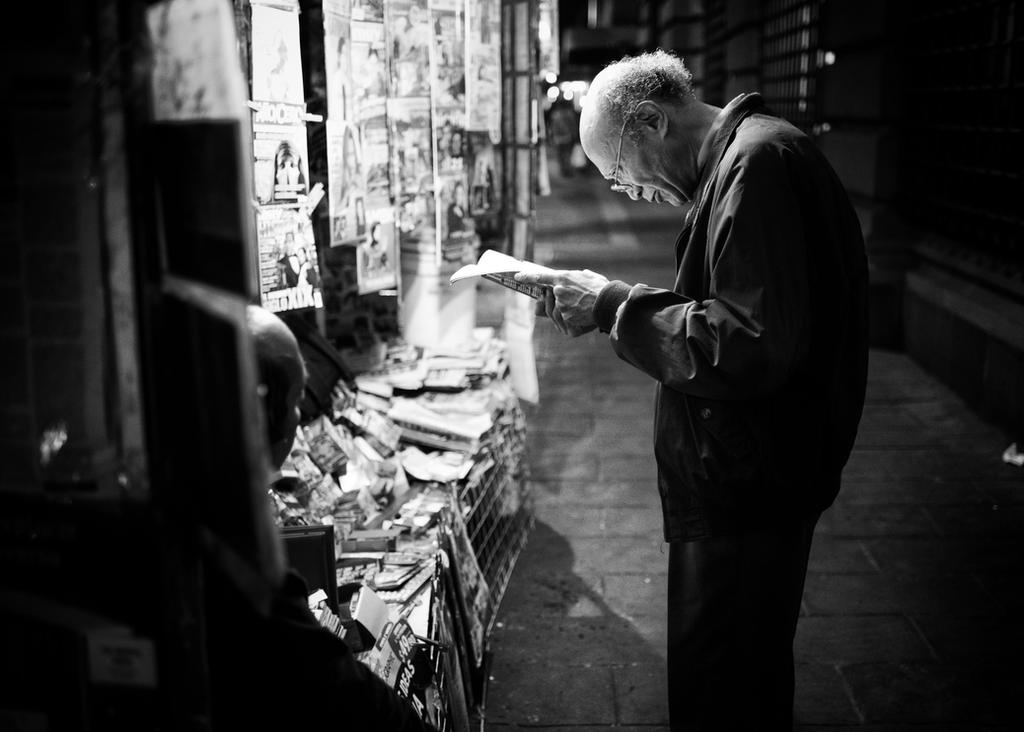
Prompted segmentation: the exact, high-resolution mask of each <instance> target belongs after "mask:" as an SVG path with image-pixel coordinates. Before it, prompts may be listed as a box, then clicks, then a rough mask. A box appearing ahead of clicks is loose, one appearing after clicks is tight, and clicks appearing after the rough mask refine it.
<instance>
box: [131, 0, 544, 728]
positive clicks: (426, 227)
mask: <svg viewBox="0 0 1024 732" xmlns="http://www.w3.org/2000/svg"><path fill="white" fill-rule="evenodd" d="M190 3H191V5H195V6H202V5H204V4H205V3H204V0H169V2H164V3H157V4H156V5H154V6H153V7H152V8H151V9H150V10H149V17H150V25H151V28H152V29H154V35H155V36H157V39H158V40H159V41H161V42H163V41H167V38H168V33H169V31H168V27H169V26H168V18H169V17H170V16H171V15H172V14H173V13H174V11H175V10H176V9H177V11H178V12H181V8H182V6H184V5H189V4H190ZM504 4H506V5H508V6H509V7H508V8H506V9H505V10H504V14H505V15H508V13H509V12H511V11H510V9H511V8H512V7H515V20H514V21H510V20H506V24H507V23H509V22H512V23H513V24H514V26H515V27H514V29H513V28H512V27H511V26H510V27H508V28H503V2H502V0H234V2H233V8H234V18H233V21H232V24H233V26H234V31H235V36H236V38H237V49H236V52H237V54H238V56H239V58H240V60H241V67H242V70H243V75H247V78H245V79H244V80H243V82H242V83H243V84H244V85H245V87H246V92H247V94H246V106H247V107H248V109H247V110H246V113H243V115H242V117H243V118H245V117H246V116H247V117H248V119H249V120H250V124H249V125H248V126H247V127H246V128H245V129H244V130H243V132H244V135H243V137H246V136H247V141H246V140H245V139H243V145H248V149H249V153H250V159H251V161H252V167H251V169H250V170H249V171H248V175H249V176H250V177H251V201H252V208H253V212H254V217H253V218H254V222H255V227H254V236H253V240H254V243H255V256H254V263H253V269H254V271H255V274H256V280H257V283H256V287H255V289H256V291H257V292H258V294H259V301H260V303H261V304H262V305H263V306H264V307H265V308H267V309H268V310H270V311H272V312H275V313H278V314H279V315H280V316H281V317H283V318H284V320H285V322H286V323H287V324H288V325H289V326H290V327H291V328H292V330H293V332H294V333H295V334H296V336H297V337H298V340H299V342H300V345H301V347H302V350H303V355H304V358H305V360H306V365H307V373H308V375H309V381H308V384H307V388H306V394H305V396H304V398H303V401H302V404H301V405H300V406H301V411H302V424H301V427H300V430H299V433H298V436H297V438H296V441H295V444H294V446H293V448H292V450H291V453H290V455H289V457H288V458H287V460H286V461H285V464H284V465H283V466H282V469H281V471H280V475H279V476H277V480H276V481H275V482H274V483H273V487H272V489H271V490H270V497H271V499H272V500H273V503H274V509H275V515H276V520H277V522H278V524H279V525H280V527H281V531H282V535H283V537H284V540H285V544H286V549H287V550H288V554H289V558H290V560H291V563H292V564H293V565H294V566H295V568H296V569H297V570H298V571H299V572H300V574H302V575H303V577H304V579H305V580H306V582H307V585H308V587H309V590H310V593H311V594H310V596H309V603H310V608H311V610H313V612H314V614H315V615H316V616H317V617H318V619H319V621H320V623H321V624H322V625H323V626H324V627H326V628H327V629H328V630H330V631H332V632H334V633H335V634H337V635H338V636H340V637H341V638H342V639H343V640H345V642H346V643H348V644H349V645H350V647H351V648H352V649H353V650H354V651H356V652H357V655H358V657H359V658H360V659H361V660H362V661H363V662H365V663H366V664H367V666H369V668H370V669H371V670H372V671H374V672H375V673H376V674H377V675H378V676H380V677H381V678H382V679H384V680H385V681H386V682H387V683H388V684H390V685H391V686H392V687H393V688H394V689H395V690H396V691H397V692H398V693H399V694H400V695H401V696H403V697H405V698H407V699H409V700H410V701H411V702H412V703H413V705H414V707H415V708H416V709H417V711H418V712H419V713H420V714H421V715H422V716H423V718H424V719H427V720H428V721H430V722H432V723H433V724H434V725H435V726H437V727H438V729H440V730H447V729H454V730H464V729H468V727H469V725H470V720H471V719H473V718H479V719H481V720H482V718H483V715H484V709H483V702H484V696H485V688H486V683H485V681H486V677H487V664H488V650H487V638H488V635H489V632H490V629H491V626H492V624H493V622H494V618H495V615H496V612H497V608H498V605H499V603H500V601H501V597H502V594H503V593H504V590H505V587H506V585H507V583H508V581H509V577H510V575H511V572H512V568H513V566H514V564H515V561H516V557H517V555H518V553H519V551H520V549H521V548H522V546H523V544H524V542H525V541H526V538H527V534H528V532H529V529H530V526H531V524H532V511H531V502H530V496H529V493H528V488H527V487H528V483H527V481H526V480H525V476H524V475H523V465H524V461H523V449H524V433H525V423H524V417H523V412H522V410H521V409H520V406H519V396H517V390H516V386H518V385H519V384H520V383H522V382H523V379H522V377H521V374H522V372H523V370H524V368H525V369H526V370H530V369H532V368H533V366H532V353H524V352H523V345H522V344H523V342H524V339H523V337H522V327H521V322H522V313H523V311H524V310H529V307H528V306H527V305H525V303H523V302H513V301H510V302H509V303H506V306H505V309H506V312H507V313H513V314H515V315H514V317H515V319H516V324H517V325H519V326H520V327H519V329H518V330H515V329H513V330H512V331H505V332H504V333H497V332H495V330H494V329H493V328H477V327H475V306H476V286H475V283H473V282H462V283H459V284H458V286H455V287H453V286H450V285H449V283H448V278H449V277H450V275H451V274H452V273H453V272H454V271H455V270H456V269H457V268H458V267H460V266H461V265H464V264H466V263H469V262H473V261H475V260H476V258H477V256H478V254H479V252H480V250H481V249H482V248H498V249H509V250H511V251H513V252H514V253H515V254H517V256H524V255H525V254H528V253H529V252H528V249H529V244H530V236H531V228H530V225H531V223H532V222H531V218H530V217H531V215H532V194H531V193H529V191H530V190H531V189H532V186H533V184H532V167H531V165H532V161H533V160H534V159H535V154H533V155H531V148H530V146H531V144H532V141H533V139H534V138H535V135H533V134H532V133H531V131H530V130H529V129H526V128H525V127H524V128H523V129H520V127H523V126H524V125H527V126H529V125H531V124H532V122H531V120H532V119H534V118H535V117H536V111H535V107H536V102H535V100H534V99H533V98H532V95H533V91H532V85H529V87H528V86H527V85H526V84H523V83H518V82H517V83H516V84H515V85H514V90H513V86H510V85H508V81H509V79H511V78H512V77H511V75H510V73H511V72H512V71H513V70H514V71H516V73H517V76H516V79H517V80H518V79H520V78H521V79H522V80H523V81H525V80H526V78H527V75H528V73H529V66H527V67H526V68H521V67H516V66H515V65H514V64H513V65H512V67H510V65H509V64H510V61H509V59H516V60H517V62H518V61H522V60H523V59H526V60H527V61H526V62H525V63H527V64H529V63H531V61H530V59H532V58H533V54H532V53H531V52H530V49H531V48H532V44H533V43H534V42H536V32H535V21H533V24H532V25H531V22H530V19H531V17H533V16H531V13H530V9H531V8H532V7H533V6H532V5H530V4H527V3H523V2H518V3H516V2H507V3H504ZM511 17H512V16H509V18H511ZM531 29H533V30H532V31H531ZM161 34H162V35H161ZM510 43H514V44H516V49H517V50H516V51H515V53H512V52H510V50H509V49H508V48H507V46H508V45H509V44H510ZM503 45H505V46H506V48H505V49H503ZM520 45H521V46H522V48H519V46H520ZM503 55H504V57H505V59H506V60H505V62H504V65H505V67H506V68H504V69H503V68H502V66H503ZM179 67H180V64H179V65H178V66H175V65H174V64H168V68H169V69H171V71H170V72H169V73H170V74H174V73H177V71H178V68H179ZM171 83H177V81H176V80H175V79H174V78H172V79H171ZM524 90H527V91H525V92H524ZM511 94H518V95H519V96H518V97H515V98H513V97H511V96H510V95H511ZM524 94H525V96H524ZM520 107H521V109H520ZM517 109H518V111H516V113H515V115H512V112H513V110H517ZM513 116H514V119H511V117H513ZM503 136H508V137H509V139H510V140H515V144H510V145H507V146H506V145H504V144H503ZM244 177H245V176H243V178H244ZM524 191H526V192H527V193H526V195H525V197H524ZM509 199H514V200H511V201H510V200H509ZM509 297H513V296H509ZM515 297H519V296H515ZM525 340H528V339H525ZM510 364H511V366H510ZM524 364H525V366H524ZM513 372H515V373H513ZM529 381H530V379H529V378H527V379H526V382H527V383H529ZM534 381H535V379H534ZM522 396H523V398H535V397H531V396H530V395H529V393H527V394H522Z"/></svg>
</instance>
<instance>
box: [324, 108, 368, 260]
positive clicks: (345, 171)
mask: <svg viewBox="0 0 1024 732" xmlns="http://www.w3.org/2000/svg"><path fill="white" fill-rule="evenodd" d="M361 147H362V146H361V145H360V143H359V130H358V128H357V127H356V126H355V125H354V124H353V123H352V122H349V121H348V120H345V119H328V120H327V176H328V179H327V182H328V192H329V196H328V202H327V205H328V211H329V212H330V214H329V215H330V220H331V246H338V245H341V244H355V243H356V242H357V241H358V239H359V237H360V236H362V235H363V234H364V233H365V232H366V203H365V188H366V185H365V182H364V178H363V165H362V151H361Z"/></svg>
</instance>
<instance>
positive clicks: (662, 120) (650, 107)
mask: <svg viewBox="0 0 1024 732" xmlns="http://www.w3.org/2000/svg"><path fill="white" fill-rule="evenodd" d="M636 121H637V124H638V126H639V127H640V129H641V130H644V131H646V132H649V133H653V134H655V135H657V136H658V137H664V136H665V133H666V132H668V112H667V111H666V110H665V108H664V107H663V106H661V105H660V104H658V103H657V102H652V101H651V100H649V99H648V100H645V101H643V102H640V103H639V104H638V105H636Z"/></svg>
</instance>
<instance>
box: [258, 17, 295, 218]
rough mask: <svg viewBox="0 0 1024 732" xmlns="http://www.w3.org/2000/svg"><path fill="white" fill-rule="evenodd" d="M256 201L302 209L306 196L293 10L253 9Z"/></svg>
mask: <svg viewBox="0 0 1024 732" xmlns="http://www.w3.org/2000/svg"><path fill="white" fill-rule="evenodd" d="M250 55H251V58H252V96H253V102H252V108H253V117H252V126H253V140H252V144H253V158H254V170H253V174H254V177H255V180H254V184H255V189H256V200H257V201H259V203H261V204H266V203H293V204H302V203H305V200H306V196H307V194H308V192H309V187H308V181H309V161H308V158H307V145H306V125H305V122H304V116H305V106H304V103H303V90H302V66H301V57H300V52H299V16H298V6H297V5H295V6H294V7H291V8H290V9H289V8H282V7H276V6H269V5H260V4H257V3H253V6H252V53H251V54H250Z"/></svg>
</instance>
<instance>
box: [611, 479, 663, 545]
mask: <svg viewBox="0 0 1024 732" xmlns="http://www.w3.org/2000/svg"><path fill="white" fill-rule="evenodd" d="M651 492H652V493H654V492H656V491H654V490H652V491H651ZM655 500H657V499H655ZM604 522H605V523H604V526H605V530H604V535H605V536H644V535H648V534H650V535H654V536H656V537H658V538H661V536H662V511H661V502H660V500H657V504H656V505H649V506H648V507H644V508H639V507H636V506H629V507H616V506H608V507H606V508H605V510H604ZM666 551H667V549H666Z"/></svg>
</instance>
